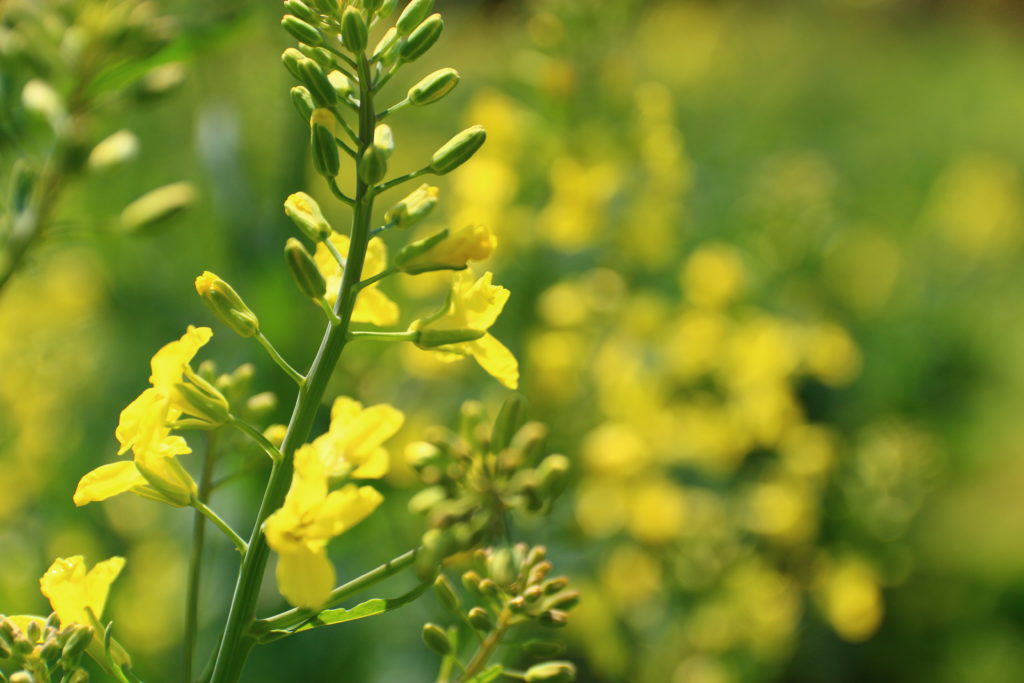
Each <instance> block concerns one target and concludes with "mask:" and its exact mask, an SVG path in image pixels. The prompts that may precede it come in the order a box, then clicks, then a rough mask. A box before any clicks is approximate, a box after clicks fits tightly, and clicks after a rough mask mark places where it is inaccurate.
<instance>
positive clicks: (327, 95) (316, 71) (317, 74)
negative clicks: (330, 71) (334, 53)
mask: <svg viewBox="0 0 1024 683" xmlns="http://www.w3.org/2000/svg"><path fill="white" fill-rule="evenodd" d="M298 69H299V80H300V81H302V84H303V85H305V86H306V87H307V88H308V89H309V92H310V94H311V95H313V102H314V103H315V104H316V106H318V107H330V106H331V105H333V104H334V103H335V102H337V101H338V93H336V92H335V91H334V86H333V85H331V82H330V81H329V80H328V79H327V74H325V73H324V70H323V69H322V68H320V65H319V64H317V63H316V62H315V61H313V60H312V59H310V58H309V57H303V58H302V59H300V60H299V64H298Z"/></svg>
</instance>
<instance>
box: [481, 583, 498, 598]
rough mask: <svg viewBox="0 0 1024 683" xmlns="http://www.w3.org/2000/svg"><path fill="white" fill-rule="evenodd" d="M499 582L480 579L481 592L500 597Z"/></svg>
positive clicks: (492, 596) (486, 595)
mask: <svg viewBox="0 0 1024 683" xmlns="http://www.w3.org/2000/svg"><path fill="white" fill-rule="evenodd" d="M498 593H500V591H499V590H498V584H496V583H494V581H492V580H491V579H481V580H480V594H481V595H483V596H485V597H488V598H496V597H498Z"/></svg>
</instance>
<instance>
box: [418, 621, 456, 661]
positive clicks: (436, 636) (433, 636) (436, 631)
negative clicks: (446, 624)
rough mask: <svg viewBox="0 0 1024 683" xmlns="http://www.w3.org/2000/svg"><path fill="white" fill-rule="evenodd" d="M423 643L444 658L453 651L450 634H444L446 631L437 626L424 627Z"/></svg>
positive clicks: (427, 625) (425, 625)
mask: <svg viewBox="0 0 1024 683" xmlns="http://www.w3.org/2000/svg"><path fill="white" fill-rule="evenodd" d="M423 642H424V643H426V645H427V647H429V648H430V649H431V650H433V651H434V652H436V653H437V654H439V655H441V656H442V657H443V656H445V655H447V654H450V653H451V651H452V641H451V640H449V639H448V634H447V633H445V632H444V629H443V628H441V627H440V626H438V625H437V624H424V625H423Z"/></svg>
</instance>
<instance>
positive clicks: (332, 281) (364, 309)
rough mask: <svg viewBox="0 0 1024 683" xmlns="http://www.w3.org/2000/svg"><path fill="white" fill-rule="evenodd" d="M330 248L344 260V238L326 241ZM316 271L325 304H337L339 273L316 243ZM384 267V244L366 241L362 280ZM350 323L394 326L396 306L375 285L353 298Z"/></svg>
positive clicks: (335, 236)
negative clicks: (323, 287) (321, 280)
mask: <svg viewBox="0 0 1024 683" xmlns="http://www.w3.org/2000/svg"><path fill="white" fill-rule="evenodd" d="M329 241H330V243H331V244H333V245H334V247H335V248H336V249H337V250H338V253H339V254H341V255H342V257H346V256H348V245H349V239H348V236H346V235H338V234H332V235H331V236H330V238H329ZM313 259H314V261H316V266H317V268H319V269H320V273H321V274H322V275H323V276H324V279H325V280H326V281H327V295H326V296H327V302H328V303H329V304H331V305H332V306H333V305H334V303H335V302H336V301H337V300H338V290H339V289H340V288H341V277H342V274H343V272H344V271H343V269H342V267H341V264H339V263H338V261H337V259H335V258H334V255H333V254H331V252H330V249H329V248H328V247H327V245H326V244H324V243H323V242H320V243H318V244H317V245H316V253H315V254H314V255H313ZM387 265H388V252H387V247H386V246H384V242H383V241H382V240H381V239H380V238H379V237H374V238H373V239H371V240H370V244H369V246H368V247H367V249H366V260H365V261H364V262H363V272H362V277H363V279H367V278H371V277H373V276H374V275H377V274H379V273H381V272H382V271H383V270H384V269H385V268H387ZM352 322H357V323H370V324H371V325H377V326H380V327H385V326H387V325H394V324H395V323H396V322H398V304H396V303H395V302H394V301H392V300H391V299H389V298H388V296H387V295H386V294H385V293H384V292H382V291H380V289H379V288H378V287H377V284H376V283H375V284H372V285H369V286H368V287H364V288H362V289H361V290H360V291H359V296H358V297H357V298H356V305H355V308H354V309H353V310H352Z"/></svg>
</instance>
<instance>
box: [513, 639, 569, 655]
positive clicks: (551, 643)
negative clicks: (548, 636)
mask: <svg viewBox="0 0 1024 683" xmlns="http://www.w3.org/2000/svg"><path fill="white" fill-rule="evenodd" d="M523 650H524V651H525V652H526V654H528V655H530V656H531V657H557V656H558V655H560V654H562V653H563V652H565V645H563V644H562V643H559V642H558V641H556V640H528V641H526V642H525V643H523Z"/></svg>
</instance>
